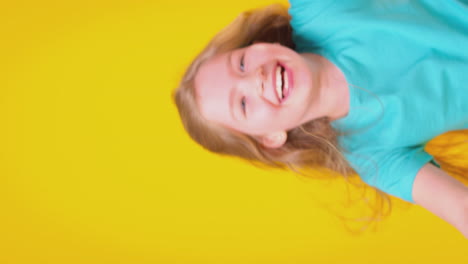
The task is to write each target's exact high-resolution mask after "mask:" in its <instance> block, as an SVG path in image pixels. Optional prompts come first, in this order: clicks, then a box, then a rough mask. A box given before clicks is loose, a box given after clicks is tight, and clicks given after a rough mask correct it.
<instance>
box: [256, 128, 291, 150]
mask: <svg viewBox="0 0 468 264" xmlns="http://www.w3.org/2000/svg"><path fill="white" fill-rule="evenodd" d="M286 139H288V134H286V131H280V132H274V133H271V134H268V135H265V136H262V137H261V138H260V142H261V143H262V145H263V146H265V147H267V148H279V147H281V146H283V145H284V143H286Z"/></svg>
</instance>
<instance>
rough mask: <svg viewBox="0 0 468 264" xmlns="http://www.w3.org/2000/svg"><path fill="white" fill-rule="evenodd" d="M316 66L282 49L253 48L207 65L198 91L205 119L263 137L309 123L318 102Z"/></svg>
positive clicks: (200, 75) (202, 69) (263, 45)
mask: <svg viewBox="0 0 468 264" xmlns="http://www.w3.org/2000/svg"><path fill="white" fill-rule="evenodd" d="M313 65H314V64H313V62H312V63H310V61H309V62H306V60H305V58H304V57H302V56H301V55H300V54H298V53H296V52H295V51H293V50H291V49H289V48H287V47H284V46H281V45H278V44H267V43H260V44H253V45H251V46H248V47H246V48H241V49H236V50H233V51H230V52H227V53H223V54H219V55H217V56H215V57H213V58H211V59H209V60H207V61H206V62H205V63H204V64H202V65H201V67H200V69H199V71H198V73H197V75H196V76H195V90H196V94H197V100H198V105H199V108H200V111H201V114H202V115H203V116H204V117H205V118H206V119H208V120H210V121H213V122H216V123H218V124H221V125H223V126H226V127H229V128H232V129H235V130H237V131H240V132H243V133H246V134H249V135H253V136H263V135H267V134H271V133H275V132H281V131H287V130H290V129H292V128H295V127H297V126H299V125H301V124H303V123H305V122H307V121H309V120H311V115H310V109H309V108H310V104H311V103H313V99H314V97H316V96H317V93H318V88H317V84H318V81H317V80H315V79H317V78H315V76H316V75H317V72H316V71H315V70H314V69H315V67H314V66H313Z"/></svg>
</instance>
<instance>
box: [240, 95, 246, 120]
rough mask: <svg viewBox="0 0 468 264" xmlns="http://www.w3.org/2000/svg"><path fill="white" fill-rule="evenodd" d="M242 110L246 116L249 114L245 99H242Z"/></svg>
mask: <svg viewBox="0 0 468 264" xmlns="http://www.w3.org/2000/svg"><path fill="white" fill-rule="evenodd" d="M241 108H242V112H243V113H244V116H245V115H246V114H247V101H246V100H245V97H242V99H241Z"/></svg>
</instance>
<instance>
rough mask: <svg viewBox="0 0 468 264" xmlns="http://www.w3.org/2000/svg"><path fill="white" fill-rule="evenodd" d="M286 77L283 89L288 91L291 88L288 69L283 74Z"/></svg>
mask: <svg viewBox="0 0 468 264" xmlns="http://www.w3.org/2000/svg"><path fill="white" fill-rule="evenodd" d="M283 76H284V77H283V78H284V89H283V91H287V90H288V89H289V81H288V74H287V73H286V70H285V71H284V74H283Z"/></svg>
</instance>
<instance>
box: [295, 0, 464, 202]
mask: <svg viewBox="0 0 468 264" xmlns="http://www.w3.org/2000/svg"><path fill="white" fill-rule="evenodd" d="M290 2H291V8H290V10H289V13H290V14H291V16H292V20H291V25H292V27H293V32H294V34H293V39H294V42H295V43H296V45H297V51H298V52H312V53H317V54H320V55H322V56H324V57H326V58H327V59H329V60H330V61H331V62H333V63H334V64H335V65H336V66H338V67H339V68H340V69H341V70H342V71H343V73H344V74H345V76H346V79H347V81H348V83H349V91H350V112H349V114H348V115H347V116H346V117H345V118H342V119H339V120H336V121H334V122H332V126H333V127H334V128H336V129H337V130H338V131H341V132H343V133H344V134H343V135H342V136H340V137H339V143H340V145H341V146H342V147H343V149H344V150H345V157H346V159H347V160H348V161H349V163H350V164H351V166H352V167H353V168H354V169H355V170H356V172H357V173H358V174H359V175H360V176H361V178H362V179H363V180H364V181H365V182H367V183H368V184H369V185H372V186H375V187H377V188H379V189H380V190H382V191H384V192H386V193H389V194H392V195H394V196H397V197H400V198H402V199H404V200H407V201H410V202H414V200H413V197H412V189H413V182H414V179H415V177H416V174H417V173H418V171H419V170H420V169H421V167H422V166H424V165H425V164H426V163H428V162H431V161H432V160H433V157H432V156H431V155H429V154H428V153H427V152H425V151H424V146H425V144H426V143H427V142H428V141H429V140H431V139H432V138H434V137H436V136H437V135H439V134H442V133H444V132H446V131H450V130H457V129H468V0H440V1H437V0H291V1H290ZM467 162H468V161H467Z"/></svg>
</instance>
